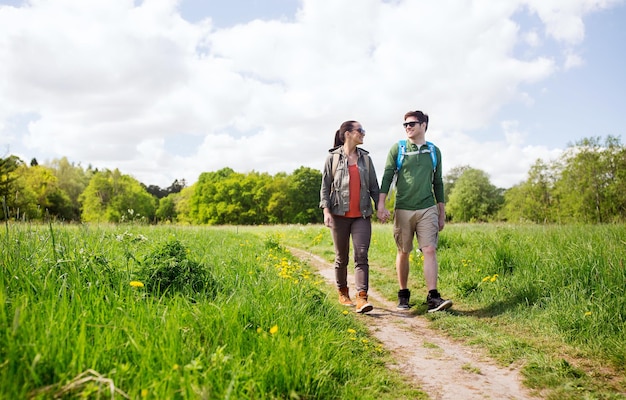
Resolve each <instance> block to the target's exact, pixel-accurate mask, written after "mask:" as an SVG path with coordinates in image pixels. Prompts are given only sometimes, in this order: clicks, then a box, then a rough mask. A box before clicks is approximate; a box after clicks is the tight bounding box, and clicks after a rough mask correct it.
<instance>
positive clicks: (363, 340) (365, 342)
mask: <svg viewBox="0 0 626 400" xmlns="http://www.w3.org/2000/svg"><path fill="white" fill-rule="evenodd" d="M361 342H362V343H364V344H368V343H369V342H370V341H369V340H367V339H361Z"/></svg>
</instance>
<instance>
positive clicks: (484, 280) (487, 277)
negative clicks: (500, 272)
mask: <svg viewBox="0 0 626 400" xmlns="http://www.w3.org/2000/svg"><path fill="white" fill-rule="evenodd" d="M489 279H491V277H490V276H486V277H484V278H483V282H487V281H488V280H489Z"/></svg>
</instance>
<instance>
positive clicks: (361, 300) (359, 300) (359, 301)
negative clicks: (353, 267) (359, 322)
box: [356, 291, 374, 314]
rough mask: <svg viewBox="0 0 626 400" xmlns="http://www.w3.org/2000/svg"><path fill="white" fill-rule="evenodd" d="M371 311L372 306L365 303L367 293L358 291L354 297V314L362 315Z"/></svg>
mask: <svg viewBox="0 0 626 400" xmlns="http://www.w3.org/2000/svg"><path fill="white" fill-rule="evenodd" d="M373 309H374V306H372V305H371V304H370V303H368V301H367V292H366V291H360V292H359V294H358V295H357V297H356V312H358V313H361V314H363V313H366V312H370V311H372V310H373Z"/></svg>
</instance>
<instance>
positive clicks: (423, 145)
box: [377, 111, 452, 312]
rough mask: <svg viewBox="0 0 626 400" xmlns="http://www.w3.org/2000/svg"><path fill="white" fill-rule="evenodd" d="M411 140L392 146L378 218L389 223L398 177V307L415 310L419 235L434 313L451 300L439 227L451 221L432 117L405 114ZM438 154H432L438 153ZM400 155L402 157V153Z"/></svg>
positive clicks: (448, 306) (386, 165) (419, 113)
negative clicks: (440, 282)
mask: <svg viewBox="0 0 626 400" xmlns="http://www.w3.org/2000/svg"><path fill="white" fill-rule="evenodd" d="M403 125H404V129H405V131H406V136H407V139H408V140H406V141H404V142H403V143H402V144H403V145H404V146H402V145H401V144H400V143H395V144H394V145H393V146H392V147H391V149H390V150H389V154H388V155H387V162H386V164H385V172H384V175H383V181H382V185H381V188H380V195H379V200H378V212H377V216H378V219H380V220H381V221H383V222H385V221H386V220H387V219H388V218H389V216H390V213H389V211H388V210H387V209H386V208H385V200H386V198H387V193H389V188H390V186H391V182H392V181H393V178H394V176H395V177H396V188H397V192H396V205H395V212H394V218H393V220H394V238H395V240H396V245H397V248H398V252H397V254H396V271H397V273H398V283H399V284H400V290H399V291H398V309H399V310H407V309H409V307H410V305H409V299H410V297H411V292H410V290H409V288H408V286H407V284H408V278H409V254H411V251H412V250H413V237H414V236H417V242H418V246H419V249H420V250H421V252H422V254H423V255H424V277H425V279H426V286H427V288H428V296H427V297H426V302H427V304H428V312H435V311H441V310H446V309H448V308H450V307H451V306H452V301H451V300H444V299H442V298H441V295H440V294H439V292H438V291H437V273H438V265H437V254H436V250H437V243H438V239H439V231H441V230H442V229H443V227H444V225H445V220H446V214H445V200H444V192H443V179H442V177H441V152H440V151H439V148H437V147H436V146H434V145H432V144H429V143H427V142H426V138H425V136H426V130H427V129H428V115H427V114H424V113H423V112H421V111H409V112H407V113H406V114H405V115H404V124H403ZM433 152H434V154H431V153H433ZM398 154H400V157H398Z"/></svg>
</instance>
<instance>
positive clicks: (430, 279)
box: [422, 246, 439, 291]
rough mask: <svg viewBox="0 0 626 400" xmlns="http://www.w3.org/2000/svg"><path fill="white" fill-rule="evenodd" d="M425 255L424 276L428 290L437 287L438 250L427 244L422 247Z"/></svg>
mask: <svg viewBox="0 0 626 400" xmlns="http://www.w3.org/2000/svg"><path fill="white" fill-rule="evenodd" d="M422 254H423V255H424V278H425V279H426V286H427V287H428V290H429V291H431V290H436V289H437V275H438V272H439V266H438V265H437V251H436V249H435V247H434V246H426V247H423V248H422Z"/></svg>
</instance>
